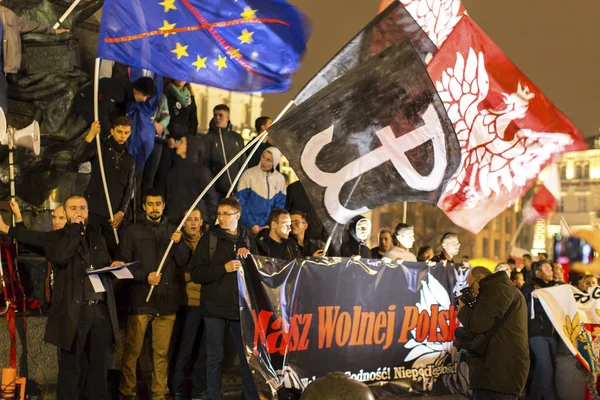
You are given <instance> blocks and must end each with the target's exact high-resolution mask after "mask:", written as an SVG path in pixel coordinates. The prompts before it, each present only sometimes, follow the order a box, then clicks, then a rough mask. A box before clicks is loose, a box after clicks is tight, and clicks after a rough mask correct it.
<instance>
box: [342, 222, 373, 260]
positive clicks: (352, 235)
mask: <svg viewBox="0 0 600 400" xmlns="http://www.w3.org/2000/svg"><path fill="white" fill-rule="evenodd" d="M369 235H371V221H370V220H369V219H368V218H364V217H362V216H360V215H358V216H356V217H354V218H352V219H351V220H350V224H349V225H348V240H347V241H345V242H344V243H342V247H341V249H340V255H341V256H342V257H353V256H361V257H363V258H371V249H369V248H368V247H367V240H369Z"/></svg>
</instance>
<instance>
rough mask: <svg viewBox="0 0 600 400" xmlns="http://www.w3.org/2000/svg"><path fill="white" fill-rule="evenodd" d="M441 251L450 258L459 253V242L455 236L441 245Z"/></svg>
mask: <svg viewBox="0 0 600 400" xmlns="http://www.w3.org/2000/svg"><path fill="white" fill-rule="evenodd" d="M442 249H444V251H445V252H446V254H448V255H449V256H450V257H456V256H457V255H458V252H459V251H460V241H459V240H458V238H457V237H456V236H451V237H449V238H448V239H446V240H444V242H443V243H442Z"/></svg>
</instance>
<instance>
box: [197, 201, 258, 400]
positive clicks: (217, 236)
mask: <svg viewBox="0 0 600 400" xmlns="http://www.w3.org/2000/svg"><path fill="white" fill-rule="evenodd" d="M241 212H242V206H241V205H240V203H239V201H237V199H235V198H233V197H230V198H226V199H223V200H221V201H220V202H219V207H218V208H217V219H218V221H219V226H218V227H215V228H214V230H212V231H210V232H209V233H208V234H206V235H204V236H202V239H200V243H198V247H197V248H196V252H195V253H194V257H193V259H192V263H191V270H192V281H194V282H195V283H200V284H201V285H202V295H201V296H200V308H201V310H202V313H203V315H204V323H205V329H206V348H207V353H206V385H207V392H208V397H207V398H208V399H209V400H221V398H222V396H223V393H222V390H221V364H222V362H223V348H224V345H223V342H224V339H225V330H226V329H229V331H230V332H231V336H232V337H233V340H234V342H235V345H236V348H237V351H238V355H239V358H240V365H241V369H242V385H243V391H244V399H246V400H258V398H259V397H258V393H257V391H256V386H255V385H254V381H253V379H252V372H251V371H250V367H249V366H248V362H247V361H246V351H245V346H244V343H243V341H242V330H241V327H240V306H239V299H238V295H239V294H238V282H237V271H239V270H240V269H241V268H242V263H241V262H240V261H239V259H238V258H239V257H243V258H245V257H247V256H248V254H250V251H249V250H248V249H249V247H250V238H249V236H248V234H247V233H246V231H245V230H244V229H242V228H240V227H238V221H239V219H240V214H241Z"/></svg>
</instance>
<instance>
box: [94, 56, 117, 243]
mask: <svg viewBox="0 0 600 400" xmlns="http://www.w3.org/2000/svg"><path fill="white" fill-rule="evenodd" d="M101 62H102V59H100V58H96V63H95V65H94V121H99V119H98V91H99V89H98V88H99V85H100V83H99V81H100V63H101ZM100 136H102V133H98V134H97V135H96V150H97V153H98V154H97V157H98V164H99V165H100V176H101V177H102V187H103V188H104V196H105V197H106V205H107V206H108V214H109V215H110V220H111V221H112V220H113V219H114V215H113V210H112V205H111V204H110V195H109V194H108V186H107V184H106V175H105V174H104V162H103V161H102V146H101V143H100ZM113 233H114V234H115V241H116V242H117V244H119V235H118V234H117V230H116V229H115V228H113Z"/></svg>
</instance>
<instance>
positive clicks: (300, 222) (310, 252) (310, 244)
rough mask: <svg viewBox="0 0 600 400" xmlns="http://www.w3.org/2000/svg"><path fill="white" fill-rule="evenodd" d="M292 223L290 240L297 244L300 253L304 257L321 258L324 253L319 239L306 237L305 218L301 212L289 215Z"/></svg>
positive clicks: (293, 212)
mask: <svg viewBox="0 0 600 400" xmlns="http://www.w3.org/2000/svg"><path fill="white" fill-rule="evenodd" d="M290 218H291V222H292V238H293V239H295V240H296V243H298V247H299V248H300V252H301V253H302V255H303V256H304V257H323V256H324V255H325V253H324V252H323V249H322V248H321V239H313V238H311V237H309V236H308V235H307V230H308V226H309V225H308V221H307V216H306V214H305V213H304V212H302V211H292V212H291V213H290Z"/></svg>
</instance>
